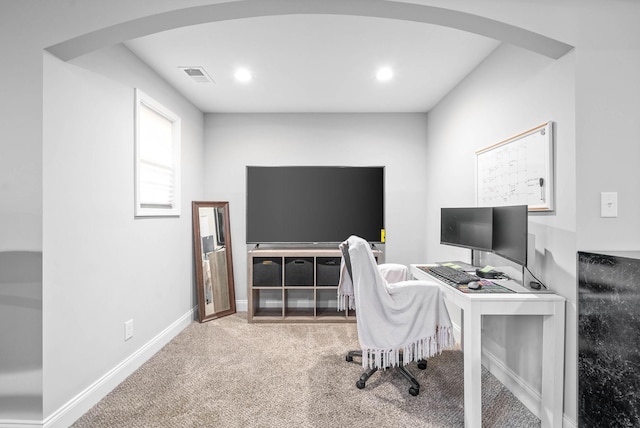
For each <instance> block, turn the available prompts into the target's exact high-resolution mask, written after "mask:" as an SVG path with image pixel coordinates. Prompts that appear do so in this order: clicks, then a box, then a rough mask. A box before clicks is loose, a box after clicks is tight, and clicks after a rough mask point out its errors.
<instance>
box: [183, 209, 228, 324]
mask: <svg viewBox="0 0 640 428" xmlns="http://www.w3.org/2000/svg"><path fill="white" fill-rule="evenodd" d="M192 210H193V241H194V258H195V262H196V263H195V264H196V266H195V269H196V287H197V289H198V290H197V292H198V318H199V320H200V322H205V321H209V320H211V319H214V318H220V317H222V316H225V315H229V314H233V313H235V312H236V300H235V292H234V282H233V263H232V259H231V233H230V232H229V202H199V201H194V202H192Z"/></svg>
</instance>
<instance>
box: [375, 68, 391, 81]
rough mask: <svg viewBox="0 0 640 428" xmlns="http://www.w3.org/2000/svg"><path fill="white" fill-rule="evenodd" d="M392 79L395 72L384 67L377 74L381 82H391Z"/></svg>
mask: <svg viewBox="0 0 640 428" xmlns="http://www.w3.org/2000/svg"><path fill="white" fill-rule="evenodd" d="M391 78H393V70H391V69H390V68H389V67H383V68H381V69H379V70H378V72H377V73H376V79H378V80H380V81H381V82H385V81H387V80H391Z"/></svg>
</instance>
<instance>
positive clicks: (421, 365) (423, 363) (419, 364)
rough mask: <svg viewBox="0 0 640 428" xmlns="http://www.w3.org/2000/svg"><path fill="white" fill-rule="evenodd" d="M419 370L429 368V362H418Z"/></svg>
mask: <svg viewBox="0 0 640 428" xmlns="http://www.w3.org/2000/svg"><path fill="white" fill-rule="evenodd" d="M418 368H419V369H420V370H424V369H426V368H427V362H426V361H418Z"/></svg>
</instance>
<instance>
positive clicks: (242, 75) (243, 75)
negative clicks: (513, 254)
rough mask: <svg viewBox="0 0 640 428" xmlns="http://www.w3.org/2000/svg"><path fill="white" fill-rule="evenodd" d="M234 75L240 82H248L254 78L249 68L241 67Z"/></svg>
mask: <svg viewBox="0 0 640 428" xmlns="http://www.w3.org/2000/svg"><path fill="white" fill-rule="evenodd" d="M234 77H235V78H236V80H237V81H239V82H248V81H250V80H251V79H253V75H252V74H251V72H250V71H249V70H247V69H246V68H239V69H237V70H236V73H235V74H234Z"/></svg>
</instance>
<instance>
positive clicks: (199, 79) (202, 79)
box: [180, 67, 213, 83]
mask: <svg viewBox="0 0 640 428" xmlns="http://www.w3.org/2000/svg"><path fill="white" fill-rule="evenodd" d="M180 69H181V70H182V71H184V72H185V73H186V74H187V76H189V77H190V78H191V80H193V81H194V82H196V83H213V79H212V78H211V77H209V75H208V74H207V72H206V71H204V68H202V67H180Z"/></svg>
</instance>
